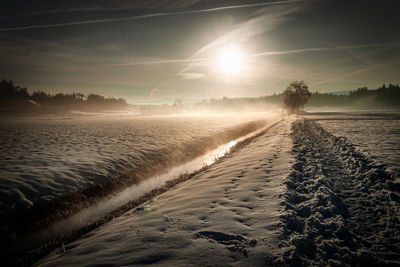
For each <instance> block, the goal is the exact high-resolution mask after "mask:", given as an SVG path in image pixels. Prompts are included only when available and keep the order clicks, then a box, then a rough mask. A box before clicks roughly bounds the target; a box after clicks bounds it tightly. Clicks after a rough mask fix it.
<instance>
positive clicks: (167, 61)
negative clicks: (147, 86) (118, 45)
mask: <svg viewBox="0 0 400 267" xmlns="http://www.w3.org/2000/svg"><path fill="white" fill-rule="evenodd" d="M398 44H400V43H399V42H392V43H376V44H358V45H347V46H332V47H312V48H302V49H295V50H283V51H268V52H261V53H256V54H250V55H248V56H249V57H266V56H280V55H290V54H300V53H305V52H320V51H334V50H349V49H357V48H371V47H380V46H386V45H398ZM211 61H216V59H215V58H212V57H204V58H186V59H165V60H154V61H138V62H129V63H121V64H114V65H112V66H134V65H152V64H171V63H182V62H183V63H190V62H211Z"/></svg>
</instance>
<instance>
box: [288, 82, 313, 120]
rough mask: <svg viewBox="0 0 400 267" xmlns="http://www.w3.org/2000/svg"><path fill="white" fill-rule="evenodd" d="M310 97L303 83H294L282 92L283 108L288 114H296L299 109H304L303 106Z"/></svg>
mask: <svg viewBox="0 0 400 267" xmlns="http://www.w3.org/2000/svg"><path fill="white" fill-rule="evenodd" d="M310 97H311V93H310V91H308V86H307V85H306V84H305V82H304V81H300V82H299V81H294V82H292V83H290V85H289V86H288V87H287V88H286V89H285V91H284V92H283V104H284V108H285V109H286V110H287V112H288V113H289V114H291V113H297V112H299V110H300V109H304V105H305V104H306V103H307V101H308V99H309V98H310Z"/></svg>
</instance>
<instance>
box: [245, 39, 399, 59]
mask: <svg viewBox="0 0 400 267" xmlns="http://www.w3.org/2000/svg"><path fill="white" fill-rule="evenodd" d="M399 44H400V43H399V42H391V43H376V44H358V45H347V46H332V47H312V48H302V49H295V50H285V51H268V52H261V53H257V54H253V55H251V56H253V57H260V56H280V55H288V54H300V53H305V52H320V51H333V50H348V49H359V48H371V47H380V46H387V45H399Z"/></svg>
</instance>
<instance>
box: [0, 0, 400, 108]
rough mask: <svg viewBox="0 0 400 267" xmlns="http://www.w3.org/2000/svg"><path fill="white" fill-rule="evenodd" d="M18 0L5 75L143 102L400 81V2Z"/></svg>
mask: <svg viewBox="0 0 400 267" xmlns="http://www.w3.org/2000/svg"><path fill="white" fill-rule="evenodd" d="M8 2H9V3H2V4H0V58H1V60H0V79H12V80H14V82H15V83H16V84H19V85H21V86H26V87H28V88H29V89H33V90H44V91H47V92H52V93H56V92H73V91H80V92H83V93H98V94H102V95H105V96H116V97H124V98H126V99H127V100H128V101H129V102H131V103H135V102H162V101H166V100H171V99H176V98H181V99H184V100H196V99H202V98H210V97H222V96H228V97H241V96H251V97H254V96H262V95H269V94H272V93H274V92H281V91H283V90H284V89H285V87H286V86H287V85H288V84H289V83H290V82H291V81H293V80H305V81H306V83H308V85H309V86H310V89H311V91H319V92H327V91H342V90H351V89H356V88H358V87H361V86H368V87H370V88H376V87H377V86H379V85H381V84H383V83H387V84H388V83H400V31H399V30H398V29H399V26H400V22H399V20H398V17H397V15H398V14H397V13H398V11H397V9H396V8H394V7H395V3H396V2H395V1H374V2H372V1H342V0H338V1H329V0H320V1H318V0H314V1H299V0H298V1H293V0H289V1H287V0H283V1H256V0H253V1H252V0H249V1H239V0H236V1H235V0H191V1H177V0H159V1H155V0H154V1H152V0H147V1H145V0H139V1H128V0H109V1H100V0H81V1H77V0H76V1H46V0H38V1H28V0H20V1H8ZM244 3H245V4H244Z"/></svg>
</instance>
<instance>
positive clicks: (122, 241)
mask: <svg viewBox="0 0 400 267" xmlns="http://www.w3.org/2000/svg"><path fill="white" fill-rule="evenodd" d="M289 132H290V122H289V121H284V122H281V123H279V124H278V125H276V126H274V127H272V128H271V129H270V130H268V131H267V132H265V134H263V135H262V136H260V137H258V138H256V139H255V140H253V142H251V143H250V144H249V145H247V146H244V147H242V148H241V149H240V150H239V151H236V152H235V153H232V154H230V155H229V156H227V157H226V158H224V159H223V160H221V161H219V162H217V163H216V164H214V165H212V166H210V167H209V168H207V169H206V170H205V171H204V172H202V173H200V174H198V175H196V176H195V177H193V178H192V179H190V180H188V181H187V182H184V183H183V184H180V185H179V186H178V187H176V188H173V189H171V190H169V191H168V192H166V193H164V194H162V195H160V196H158V197H156V198H155V199H153V200H152V201H150V202H148V203H146V204H144V205H142V206H140V207H138V208H136V209H134V210H131V211H129V212H127V213H125V214H124V215H123V216H121V217H118V218H115V219H114V220H112V221H111V222H109V223H107V224H105V225H103V226H101V227H99V228H98V229H96V230H94V231H92V232H90V233H88V234H86V235H84V236H82V237H81V238H80V239H78V240H76V241H75V242H72V243H70V244H66V245H65V249H66V253H63V250H62V249H59V250H56V251H54V252H53V253H51V254H50V255H49V256H47V257H45V258H44V259H42V260H41V261H40V262H39V263H38V265H43V266H52V265H75V264H79V265H97V264H113V265H127V264H146V263H153V264H155V263H157V264H164V265H170V266H175V265H185V266H187V265H216V264H221V263H224V264H225V263H226V264H229V263H231V264H235V265H243V264H255V265H265V264H267V263H269V262H272V261H273V260H274V257H273V255H275V254H276V253H278V251H279V248H278V246H277V244H278V240H277V236H278V235H277V233H278V232H279V229H280V225H281V222H280V217H279V214H280V210H281V207H280V196H279V194H280V193H281V192H282V190H283V187H284V184H283V183H282V181H283V180H284V179H285V178H286V177H287V176H288V174H289V170H290V165H291V163H292V156H291V154H290V147H291V140H290V137H289Z"/></svg>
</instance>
